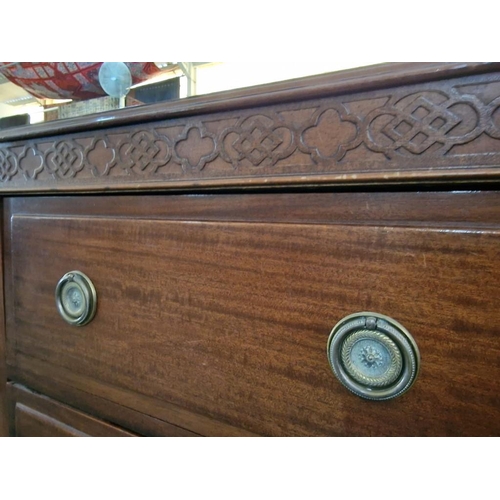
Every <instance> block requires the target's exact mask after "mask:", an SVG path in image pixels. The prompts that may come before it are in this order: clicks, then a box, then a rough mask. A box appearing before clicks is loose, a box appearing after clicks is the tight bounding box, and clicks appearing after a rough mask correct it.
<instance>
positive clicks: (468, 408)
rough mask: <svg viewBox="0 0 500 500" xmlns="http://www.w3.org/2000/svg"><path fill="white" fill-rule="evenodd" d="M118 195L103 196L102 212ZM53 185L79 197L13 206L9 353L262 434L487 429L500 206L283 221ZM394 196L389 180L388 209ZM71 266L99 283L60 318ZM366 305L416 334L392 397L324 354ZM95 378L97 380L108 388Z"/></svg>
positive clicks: (493, 411) (493, 416)
mask: <svg viewBox="0 0 500 500" xmlns="http://www.w3.org/2000/svg"><path fill="white" fill-rule="evenodd" d="M465 196H469V195H468V194H466V195H465ZM244 197H245V195H240V196H234V197H233V199H232V203H233V205H234V206H235V207H236V206H237V205H238V202H239V201H240V200H241V199H242V198H244ZM409 198H411V196H410V197H409ZM278 199H279V197H278ZM450 199H451V194H450ZM459 199H460V196H459V195H457V203H456V204H455V206H456V209H458V206H459V205H460V203H459ZM120 200H121V198H108V201H109V203H110V204H112V205H113V208H112V211H115V213H116V211H118V210H119V208H118V207H119V206H120ZM126 201H127V200H126V198H125V200H123V204H124V208H123V210H124V211H125V212H127V211H128V210H129V208H130V207H128V206H127V203H126ZM182 201H183V198H182V197H178V198H177V199H176V203H177V206H178V209H179V210H182ZM202 201H203V200H202ZM150 202H151V203H154V198H152V199H151V200H150ZM32 203H33V204H34V205H35V206H37V207H39V208H42V206H43V204H41V203H40V200H35V199H34V200H33V201H32ZM58 203H60V204H62V203H63V201H62V200H58ZM65 203H66V205H67V207H68V212H69V213H71V211H72V209H71V208H70V207H71V206H72V205H75V204H79V210H78V211H79V212H80V213H79V214H78V215H66V216H61V215H59V216H55V215H51V214H44V213H43V212H42V213H39V214H37V215H28V214H16V213H13V214H12V215H11V217H10V220H11V227H10V231H11V238H12V240H11V242H10V245H11V247H10V251H11V256H10V257H11V259H12V274H11V275H9V281H8V282H7V283H12V289H13V290H14V293H13V306H12V307H11V308H9V314H8V323H7V325H8V341H9V343H10V344H11V345H12V346H14V347H13V349H14V351H13V352H12V354H11V356H10V358H9V364H10V365H12V366H13V367H16V368H17V370H19V368H20V367H19V366H18V363H19V362H20V360H21V359H22V363H23V366H24V367H28V369H30V370H31V371H36V369H35V366H37V365H36V363H40V362H42V363H43V364H45V365H47V364H50V365H53V366H54V367H56V369H61V370H64V371H65V372H66V373H68V372H71V374H72V376H73V377H75V378H76V379H78V377H82V378H83V380H87V381H95V382H96V383H98V384H104V385H105V386H113V387H117V388H121V389H124V390H125V391H131V392H134V393H137V394H140V395H143V396H145V397H147V398H150V399H151V398H154V399H157V400H158V401H160V402H164V403H166V404H173V405H176V406H178V407H182V408H185V409H186V410H188V411H189V412H192V413H195V414H200V415H205V416H207V417H210V418H213V419H214V420H216V421H219V422H222V423H226V424H228V425H231V426H234V427H235V428H242V429H244V430H247V431H249V432H252V433H256V434H263V435H271V436H278V435H407V434H410V433H411V434H414V435H495V434H497V433H498V432H499V431H500V427H499V422H500V398H499V396H498V392H497V380H498V379H499V376H500V372H499V371H498V369H499V366H498V362H497V360H498V359H499V355H500V352H499V351H500V349H499V346H498V342H497V327H496V325H497V324H498V321H500V316H499V309H498V294H497V290H498V287H499V286H500V273H498V270H497V266H496V261H495V258H494V256H495V255H496V254H497V248H498V245H499V237H500V232H499V226H498V221H499V219H498V216H499V213H498V210H497V211H496V213H495V214H494V216H493V217H491V216H490V217H486V218H483V219H482V224H478V225H476V223H475V222H468V223H463V224H462V225H461V226H460V227H457V226H456V225H454V224H452V225H451V226H447V224H446V222H441V224H440V226H438V225H436V227H424V226H413V227H411V224H410V225H408V226H407V225H406V224H405V223H404V221H398V222H397V223H389V222H388V221H387V220H385V221H384V224H383V225H380V224H378V225H377V224H375V222H376V219H373V220H371V224H362V225H360V224H359V223H358V221H356V219H355V218H354V219H355V220H354V221H351V223H350V224H349V223H348V222H347V221H346V220H340V221H336V220H335V219H334V218H332V220H331V221H330V222H329V223H325V222H323V223H317V224H303V223H296V222H294V223H293V224H289V223H285V222H286V216H284V215H283V219H282V222H274V221H273V222H258V223H256V222H251V223H248V222H226V221H219V222H214V221H209V222H202V221H197V220H196V217H194V218H193V219H194V220H189V217H186V220H183V221H181V220H176V221H169V220H148V219H132V218H118V217H116V216H114V217H112V216H106V215H104V216H103V215H100V216H90V215H85V214H84V213H83V212H84V211H85V210H84V205H83V203H82V200H81V199H77V198H68V199H66V200H65ZM193 203H195V201H194V200H192V199H189V198H187V205H188V208H190V207H192V205H193ZM13 204H14V205H15V202H13ZM24 204H25V206H26V204H27V202H26V201H25V202H24ZM277 205H278V203H277V202H276V206H277ZM379 205H380V207H382V206H383V205H384V202H383V200H379ZM403 205H404V197H401V198H400V199H399V205H398V204H396V205H395V206H394V207H393V210H394V213H397V212H398V207H400V208H401V212H402V213H404V209H403ZM479 205H481V203H479ZM374 206H375V207H376V206H377V203H375V204H374ZM450 206H453V203H450ZM490 207H491V205H490ZM93 210H94V208H93V207H92V204H89V210H88V211H89V212H90V213H92V212H93ZM49 211H50V204H49ZM277 211H278V212H279V210H277ZM327 211H328V210H327ZM474 211H475V210H474V208H472V210H471V213H472V214H474ZM272 212H273V211H272V210H270V213H272ZM451 212H452V213H453V209H451ZM101 213H104V214H105V211H104V212H101ZM374 213H375V215H376V216H378V215H379V213H378V212H377V209H376V208H375V209H374ZM491 213H492V215H493V212H491ZM367 214H368V212H367V213H366V214H365V215H367ZM262 217H263V214H262ZM472 217H474V216H472ZM271 219H272V217H271ZM319 219H322V220H323V221H325V220H326V217H325V216H323V217H319ZM365 222H369V221H365ZM436 222H437V221H436ZM485 225H487V226H488V227H485ZM51 255H57V259H50V260H47V259H49V256H51ZM73 269H78V270H81V271H83V272H85V273H86V274H87V275H88V276H89V277H90V278H91V279H92V280H93V282H94V284H95V286H96V289H97V291H98V296H99V298H98V312H97V315H96V318H95V319H94V320H93V321H92V323H90V324H89V325H87V326H86V327H84V328H76V327H72V326H69V325H67V324H66V323H64V322H63V320H62V319H61V318H60V317H59V315H58V313H57V310H56V308H55V304H54V299H53V290H54V287H55V284H56V283H57V281H58V279H59V278H60V277H61V276H62V275H63V274H65V273H66V272H68V271H70V270H73ZM14 284H15V286H14ZM365 310H368V311H374V312H379V313H383V314H386V315H388V316H391V317H394V318H395V319H396V320H397V321H400V322H401V323H402V324H403V325H404V326H406V327H407V328H408V329H409V330H410V332H411V333H412V334H413V336H414V337H415V339H416V341H417V344H418V346H419V348H420V351H421V355H422V371H421V374H420V377H419V379H418V381H417V383H416V384H415V387H414V388H412V389H411V391H410V392H409V393H408V394H407V395H405V396H404V397H401V398H399V399H397V400H394V401H388V402H384V403H380V402H375V403H374V402H367V401H363V400H360V399H359V398H357V397H356V396H353V395H351V394H350V393H348V392H347V391H346V390H345V389H344V388H343V387H342V386H340V384H339V383H338V382H337V380H336V379H335V378H334V376H333V374H332V373H331V371H330V368H329V366H328V362H327V358H326V354H325V349H326V341H327V338H328V334H329V332H330V330H331V328H332V327H333V326H334V325H335V323H336V322H337V321H339V320H340V319H341V318H342V317H343V316H345V315H347V314H350V313H353V312H358V311H365ZM34 363H35V364H34ZM24 369H26V368H24ZM64 383H66V384H70V382H69V380H68V379H65V380H64ZM76 383H77V384H78V385H79V386H80V387H83V385H84V384H83V381H80V382H76ZM98 384H96V385H95V386H94V387H93V389H92V390H96V393H95V395H96V396H99V397H104V396H105V393H104V392H102V390H103V389H102V386H99V385H98ZM277 395H279V397H277ZM117 403H119V404H121V405H123V406H126V405H127V402H126V401H125V400H123V399H118V400H117ZM438 403H439V407H440V411H439V412H436V411H435V410H434V408H435V406H436V405H437V404H438ZM431 414H432V419H430V418H429V415H431ZM410 416H411V418H410ZM190 430H192V431H194V432H196V431H198V432H199V431H200V429H194V428H191V429H190Z"/></svg>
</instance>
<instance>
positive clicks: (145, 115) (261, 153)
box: [0, 63, 500, 193]
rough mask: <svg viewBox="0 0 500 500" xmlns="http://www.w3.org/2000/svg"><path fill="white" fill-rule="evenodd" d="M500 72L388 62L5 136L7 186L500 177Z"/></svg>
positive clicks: (1, 144)
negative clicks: (499, 105) (499, 116)
mask: <svg viewBox="0 0 500 500" xmlns="http://www.w3.org/2000/svg"><path fill="white" fill-rule="evenodd" d="M499 100H500V64H498V63H495V64H487V63H476V64H442V65H437V64H435V63H433V64H429V65H427V64H424V65H418V64H415V65H401V64H396V65H384V66H375V67H372V68H364V69H358V70H351V71H343V72H337V73H331V74H329V75H321V76H317V77H312V78H305V79H298V80H292V81H289V82H286V83H279V84H275V85H269V86H263V87H259V88H257V89H246V90H238V91H235V92H223V93H219V94H217V95H210V96H203V97H197V98H193V99H185V100H181V101H177V102H174V103H171V104H162V105H160V106H158V105H156V106H152V107H148V106H146V107H144V108H142V107H139V108H134V109H131V110H124V111H123V113H121V112H116V113H114V112H113V113H112V114H111V115H106V114H103V115H96V116H95V117H93V118H92V117H91V118H89V117H85V118H78V119H76V121H70V122H68V123H64V120H63V121H62V122H61V124H58V123H57V122H54V124H44V125H41V126H39V127H37V126H33V127H26V129H16V130H15V131H7V132H5V133H4V135H3V136H1V135H0V190H1V191H3V192H4V193H20V192H24V193H26V192H36V193H42V192H44V193H51V192H54V191H56V192H82V191H85V192H89V191H93V192H103V191H106V190H109V189H113V190H119V191H130V190H135V189H137V187H138V185H140V186H141V188H143V189H146V188H147V189H150V190H165V189H169V190H172V189H177V190H179V189H182V190H193V189H202V188H203V189H208V188H210V189H225V188H228V187H232V188H242V187H254V188H255V187H260V188H263V187H270V186H275V187H276V186H281V187H282V186H305V185H308V186H317V185H327V186H342V185H347V186H351V185H373V184H374V183H376V184H378V185H381V184H391V185H400V184H402V183H404V184H415V183H419V182H434V183H447V182H451V181H453V182H458V181H461V182H498V180H499V179H500V167H499V165H500V153H499V141H500V126H499V122H498V103H499Z"/></svg>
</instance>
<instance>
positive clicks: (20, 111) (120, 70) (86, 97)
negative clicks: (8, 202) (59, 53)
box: [0, 62, 377, 129]
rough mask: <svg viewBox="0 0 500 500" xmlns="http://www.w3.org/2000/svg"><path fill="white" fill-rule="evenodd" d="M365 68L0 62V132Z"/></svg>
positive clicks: (358, 64)
mask: <svg viewBox="0 0 500 500" xmlns="http://www.w3.org/2000/svg"><path fill="white" fill-rule="evenodd" d="M371 64H377V62H352V63H345V62H344V63H339V62H337V63H335V62H298V63H296V64H290V63H273V62H267V63H261V62H259V63H248V62H148V63H129V62H127V63H109V62H108V63H83V62H78V63H75V62H72V63H70V62H64V63H61V62H60V63H56V62H52V63H28V62H2V63H0V129H5V128H10V127H17V126H22V125H29V124H34V123H41V122H47V121H53V120H59V119H64V118H71V117H75V116H83V115H88V114H94V113H100V112H103V111H109V110H112V109H118V108H123V107H132V106H139V105H143V104H151V103H157V102H162V101H169V100H174V99H185V98H188V97H190V96H195V95H203V94H210V93H213V92H219V91H223V90H230V89H236V88H243V87H249V86H254V85H260V84H264V83H270V82H277V81H283V80H289V79H293V78H299V77H303V76H310V75H317V74H322V73H329V72H333V71H339V70H344V69H349V68H355V67H361V66H368V65H371ZM124 66H126V67H124ZM104 70H107V71H104ZM105 89H106V90H105Z"/></svg>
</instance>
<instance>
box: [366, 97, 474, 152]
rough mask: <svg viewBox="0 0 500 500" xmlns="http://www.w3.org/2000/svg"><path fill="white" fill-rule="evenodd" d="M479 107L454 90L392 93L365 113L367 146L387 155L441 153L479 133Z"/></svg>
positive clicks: (471, 99)
mask: <svg viewBox="0 0 500 500" xmlns="http://www.w3.org/2000/svg"><path fill="white" fill-rule="evenodd" d="M480 107H481V105H480V104H479V103H478V101H477V99H475V98H474V97H473V96H464V95H459V94H458V93H455V92H451V93H450V95H447V94H445V93H444V92H431V91H429V92H421V93H418V94H411V95H408V96H404V97H401V96H399V97H398V96H393V97H392V98H391V99H390V100H389V102H388V103H387V104H386V105H384V106H382V107H380V108H377V109H375V110H373V111H372V112H371V113H369V114H368V116H367V117H366V120H365V123H366V136H367V146H368V147H369V148H370V149H372V150H373V151H377V152H381V153H384V154H385V155H386V156H387V157H388V158H389V159H390V158H391V157H392V156H393V155H394V154H403V155H404V154H408V153H411V154H412V155H420V154H422V153H425V152H428V151H429V150H433V149H436V148H437V149H439V150H440V152H441V153H442V154H444V153H446V152H447V151H449V150H450V149H451V148H452V147H453V146H454V145H456V144H464V143H466V142H469V141H471V140H473V139H475V138H477V137H478V136H479V134H481V133H482V127H480V126H478V125H480V123H481V121H482V120H481V112H480V109H479V108H480ZM433 147H434V148H433Z"/></svg>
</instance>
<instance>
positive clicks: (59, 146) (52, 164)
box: [45, 141, 84, 179]
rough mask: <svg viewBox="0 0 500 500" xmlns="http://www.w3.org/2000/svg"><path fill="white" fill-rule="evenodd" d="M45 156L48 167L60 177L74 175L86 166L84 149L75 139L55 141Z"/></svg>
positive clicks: (55, 175) (65, 177) (53, 173)
mask: <svg viewBox="0 0 500 500" xmlns="http://www.w3.org/2000/svg"><path fill="white" fill-rule="evenodd" d="M45 156H46V158H47V168H48V169H49V171H50V172H51V174H52V175H53V176H54V177H57V178H60V179H67V178H70V177H74V176H75V175H76V174H77V173H78V172H80V170H82V168H83V166H84V163H83V152H82V149H81V147H80V146H79V145H78V144H77V143H76V142H74V141H60V142H57V143H55V144H54V145H53V146H52V147H51V148H50V149H48V150H47V152H46V154H45Z"/></svg>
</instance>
